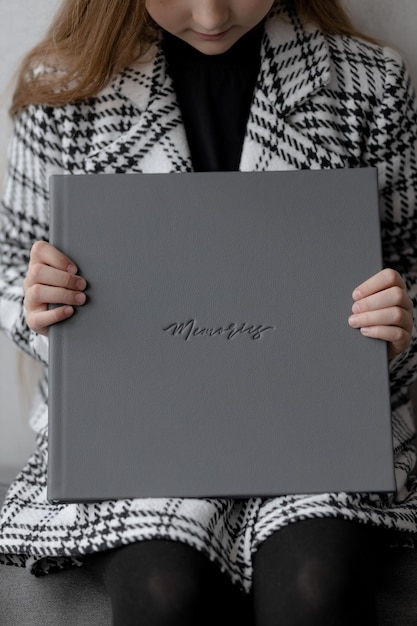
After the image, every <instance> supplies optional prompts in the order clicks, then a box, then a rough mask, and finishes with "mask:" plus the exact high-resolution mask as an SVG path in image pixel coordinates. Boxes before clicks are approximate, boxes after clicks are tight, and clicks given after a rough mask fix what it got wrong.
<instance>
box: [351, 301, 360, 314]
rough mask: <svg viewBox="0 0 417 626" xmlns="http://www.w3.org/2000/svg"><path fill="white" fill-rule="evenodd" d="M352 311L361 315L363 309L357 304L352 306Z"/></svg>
mask: <svg viewBox="0 0 417 626" xmlns="http://www.w3.org/2000/svg"><path fill="white" fill-rule="evenodd" d="M352 311H353V312H354V313H360V312H361V308H360V306H359V304H358V303H357V302H355V304H354V305H353V306H352Z"/></svg>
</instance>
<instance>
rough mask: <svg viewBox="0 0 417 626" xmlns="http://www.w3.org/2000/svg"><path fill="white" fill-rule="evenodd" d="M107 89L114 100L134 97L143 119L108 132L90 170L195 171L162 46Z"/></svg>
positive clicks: (89, 162) (88, 166)
mask: <svg viewBox="0 0 417 626" xmlns="http://www.w3.org/2000/svg"><path fill="white" fill-rule="evenodd" d="M108 91H109V98H111V96H112V95H113V96H114V95H115V93H116V94H117V95H121V96H123V98H127V99H128V100H130V101H131V102H132V103H133V104H134V105H135V107H136V110H137V112H138V114H137V116H136V118H137V120H138V121H137V122H136V123H134V124H133V125H132V126H131V127H130V128H129V129H128V130H127V131H126V132H124V133H122V134H120V135H118V136H116V137H114V136H110V135H109V143H108V144H107V145H106V146H105V147H104V148H102V149H100V150H98V151H97V152H95V153H94V154H92V155H89V157H88V159H87V160H86V162H85V169H86V171H87V172H90V173H113V172H148V173H154V172H176V171H191V170H192V164H191V155H190V150H189V147H188V143H187V139H186V135H185V130H184V126H183V123H182V118H181V112H180V109H179V106H178V102H177V99H176V96H175V92H174V87H173V84H172V80H171V77H170V76H169V74H168V73H167V72H166V67H165V59H164V55H163V52H162V50H161V47H160V45H159V44H156V45H155V46H154V48H153V49H152V50H151V51H150V53H149V59H148V60H144V61H142V62H140V63H138V64H137V65H136V66H133V67H132V68H130V69H128V70H126V71H125V72H123V73H122V74H121V75H120V76H119V77H118V79H117V80H116V81H115V82H114V83H113V84H112V85H111V86H110V87H109V88H108Z"/></svg>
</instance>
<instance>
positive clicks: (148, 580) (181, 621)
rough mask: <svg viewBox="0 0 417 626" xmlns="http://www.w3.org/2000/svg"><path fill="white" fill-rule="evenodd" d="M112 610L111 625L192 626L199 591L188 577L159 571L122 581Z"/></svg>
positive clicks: (199, 602) (199, 603)
mask: <svg viewBox="0 0 417 626" xmlns="http://www.w3.org/2000/svg"><path fill="white" fill-rule="evenodd" d="M112 606H113V615H114V618H115V623H116V624H123V626H137V625H138V624H140V625H141V626H142V625H148V624H152V626H167V625H168V624H169V626H176V625H178V626H194V624H195V620H196V615H201V609H202V599H201V589H200V587H199V585H198V584H197V582H196V581H195V580H193V578H192V577H191V576H187V575H183V574H179V573H178V572H175V571H172V572H171V571H161V570H159V571H157V572H156V571H155V572H149V573H148V575H147V576H146V577H141V578H140V579H136V580H130V581H129V582H127V581H126V583H125V585H124V590H123V592H122V593H117V594H113V595H112ZM199 623H200V622H199ZM201 623H202V624H203V623H205V622H204V619H203V618H202V620H201Z"/></svg>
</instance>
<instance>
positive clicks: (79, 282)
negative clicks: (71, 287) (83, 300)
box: [75, 278, 86, 291]
mask: <svg viewBox="0 0 417 626" xmlns="http://www.w3.org/2000/svg"><path fill="white" fill-rule="evenodd" d="M85 287H86V284H85V280H84V279H83V278H80V280H77V282H76V283H75V288H76V289H79V290H80V291H83V289H85Z"/></svg>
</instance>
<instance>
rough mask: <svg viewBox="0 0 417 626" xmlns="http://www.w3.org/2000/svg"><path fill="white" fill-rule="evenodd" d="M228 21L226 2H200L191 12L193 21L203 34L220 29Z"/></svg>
mask: <svg viewBox="0 0 417 626" xmlns="http://www.w3.org/2000/svg"><path fill="white" fill-rule="evenodd" d="M228 19H229V7H228V2H226V1H225V0H200V1H199V2H197V3H196V7H195V9H194V11H193V20H194V22H195V23H196V24H197V25H198V27H199V28H200V29H202V30H204V31H205V32H207V33H209V32H210V31H216V30H219V29H221V27H222V26H223V25H225V24H226V23H227V21H228Z"/></svg>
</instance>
